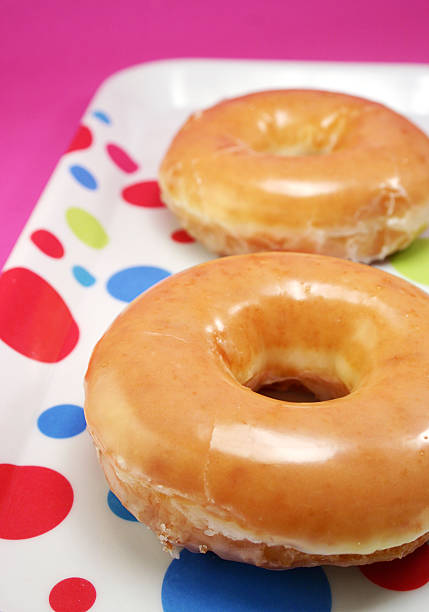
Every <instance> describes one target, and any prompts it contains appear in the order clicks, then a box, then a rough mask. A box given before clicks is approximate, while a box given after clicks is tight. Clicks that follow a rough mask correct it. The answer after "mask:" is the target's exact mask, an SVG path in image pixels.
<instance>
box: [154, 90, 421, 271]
mask: <svg viewBox="0 0 429 612" xmlns="http://www.w3.org/2000/svg"><path fill="white" fill-rule="evenodd" d="M159 180H160V185H161V188H162V195H163V199H164V201H165V202H166V204H167V205H168V206H169V207H170V208H171V209H172V210H173V211H174V212H175V213H176V214H177V216H178V217H179V218H180V220H181V222H182V224H183V226H184V227H185V228H186V229H187V230H188V231H189V232H190V233H191V234H192V235H193V236H195V237H196V238H197V239H198V240H200V241H201V242H202V243H203V244H204V245H205V246H206V247H207V248H208V249H209V250H211V251H214V252H216V253H219V254H222V255H225V254H238V253H247V252H255V251H261V250H287V251H302V252H313V253H321V254H325V255H334V256H337V257H344V258H348V259H352V260H357V261H364V262H370V261H372V260H376V259H383V258H384V257H386V256H387V255H389V254H390V253H392V252H394V251H396V250H398V249H402V248H405V247H406V246H407V245H408V244H409V243H410V242H411V241H412V240H413V238H415V236H416V235H417V234H419V233H420V232H421V231H422V230H423V228H424V227H425V226H426V225H427V224H428V222H429V139H428V138H427V137H426V136H425V135H424V134H423V133H422V132H421V131H420V130H419V129H418V128H417V127H416V126H414V125H413V124H411V123H410V122H409V121H408V120H407V119H405V118H404V117H402V116H401V115H398V114H397V113H395V112H393V111H391V110H389V109H387V108H386V107H385V106H382V105H380V104H377V103H374V102H370V101H368V100H364V99H362V98H356V97H353V96H347V95H344V94H336V93H331V92H321V91H310V90H285V91H269V92H261V93H256V94H251V95H248V96H244V97H241V98H236V99H232V100H226V101H224V102H221V103H220V104H217V105H216V106H214V107H212V108H209V109H207V110H205V111H203V112H197V113H195V114H194V115H192V116H191V117H190V118H189V120H188V121H187V122H186V124H185V125H184V126H183V127H182V129H181V130H180V131H179V132H178V134H177V135H176V137H175V138H174V140H173V142H172V144H171V146H170V148H169V150H168V152H167V154H166V156H165V158H164V160H163V162H162V164H161V168H160V173H159Z"/></svg>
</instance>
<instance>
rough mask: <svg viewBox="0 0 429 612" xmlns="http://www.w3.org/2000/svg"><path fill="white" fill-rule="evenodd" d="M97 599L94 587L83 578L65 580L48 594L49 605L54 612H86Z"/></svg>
mask: <svg viewBox="0 0 429 612" xmlns="http://www.w3.org/2000/svg"><path fill="white" fill-rule="evenodd" d="M96 597H97V592H96V590H95V588H94V585H93V584H91V582H89V580H85V578H66V579H65V580H61V582H58V583H57V584H56V585H55V586H54V587H53V589H52V590H51V592H50V593H49V603H50V606H51V608H52V610H55V612H86V610H89V609H90V608H92V606H93V605H94V602H95V598H96Z"/></svg>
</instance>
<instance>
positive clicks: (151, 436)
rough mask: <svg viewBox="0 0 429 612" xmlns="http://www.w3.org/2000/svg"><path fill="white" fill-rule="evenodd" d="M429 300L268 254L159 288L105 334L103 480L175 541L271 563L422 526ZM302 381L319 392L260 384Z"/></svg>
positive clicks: (93, 422)
mask: <svg viewBox="0 0 429 612" xmlns="http://www.w3.org/2000/svg"><path fill="white" fill-rule="evenodd" d="M428 338H429V298H428V297H427V295H426V294H424V293H423V292H422V291H420V290H419V289H417V288H416V287H414V286H412V285H410V284H408V283H407V282H405V281H403V280H401V279H399V278H397V277H395V276H391V275H390V274H387V273H385V272H382V271H380V270H376V269H371V268H369V267H367V266H363V265H361V264H356V263H352V262H347V261H345V260H341V259H336V258H331V257H320V256H316V255H305V254H292V253H263V254H254V255H243V256H236V257H227V258H224V259H218V260H215V261H212V262H210V263H205V264H202V265H199V266H197V267H194V268H191V269H188V270H186V271H185V272H182V273H179V274H177V275H174V276H172V277H170V278H169V279H167V280H165V281H163V282H161V283H160V284H158V285H156V286H155V287H153V288H152V289H150V290H149V291H147V292H146V293H144V294H143V295H142V296H141V297H140V298H138V299H137V300H136V301H134V303H132V304H131V305H130V306H129V307H128V308H127V309H126V310H125V312H124V313H123V314H121V315H120V316H119V317H118V318H117V319H116V321H115V322H114V323H113V325H112V326H111V327H110V329H109V330H108V331H107V333H106V334H105V336H104V337H103V338H102V339H101V341H100V342H99V344H98V345H97V346H96V348H95V350H94V353H93V355H92V358H91V361H90V364H89V369H88V372H87V376H86V403H85V412H86V419H87V422H88V428H89V431H90V432H91V434H92V436H93V438H94V441H95V445H96V447H97V449H98V454H99V459H100V461H101V464H102V466H103V468H104V471H105V474H106V476H107V480H108V481H109V484H110V487H111V488H112V490H113V491H114V493H115V494H116V495H117V496H118V497H119V498H120V499H121V500H122V502H123V504H124V505H125V506H126V507H127V508H128V509H129V510H130V511H131V512H132V513H133V514H134V515H135V516H136V517H137V518H138V519H139V520H140V521H142V522H143V523H145V524H146V525H147V526H149V527H150V528H151V529H153V530H154V531H155V532H156V533H157V534H158V536H159V538H160V539H161V541H162V542H164V544H165V545H166V546H167V548H172V547H175V546H185V547H186V548H189V549H191V550H196V551H198V550H200V551H202V552H205V551H207V550H212V551H214V552H215V553H217V554H218V555H220V556H221V557H224V558H227V559H234V560H237V561H244V562H248V563H253V564H256V565H260V566H264V567H268V568H282V567H292V566H296V565H301V566H305V565H316V564H320V563H324V564H337V565H352V564H362V563H369V562H373V561H380V560H388V559H392V558H394V557H399V556H403V555H404V554H406V553H408V552H411V551H412V550H414V549H415V548H416V547H417V546H418V545H419V544H421V543H423V542H424V541H426V540H427V539H428V538H429V408H428V407H429V342H428ZM279 381H281V382H282V383H283V384H291V383H293V382H296V381H299V382H300V383H302V384H304V385H305V387H307V388H308V389H310V390H312V391H313V392H314V393H315V394H316V396H318V397H319V398H321V399H322V400H324V401H320V402H317V403H293V402H284V401H279V400H276V399H272V398H271V397H265V396H263V395H261V394H259V393H256V392H255V391H256V390H258V389H260V388H261V387H264V386H265V385H270V384H273V383H276V382H279Z"/></svg>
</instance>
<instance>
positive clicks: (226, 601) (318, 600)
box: [162, 550, 331, 612]
mask: <svg viewBox="0 0 429 612" xmlns="http://www.w3.org/2000/svg"><path fill="white" fill-rule="evenodd" d="M162 605H163V609H164V612H188V611H189V610H198V611H201V612H203V611H204V612H220V611H222V612H286V611H287V612H329V611H330V610H331V589H330V586H329V582H328V579H327V577H326V574H325V572H324V571H323V570H322V568H320V567H312V568H299V569H291V570H286V571H283V572H274V571H270V570H265V569H261V568H257V567H253V566H252V565H245V564H244V563H234V562H232V561H224V560H223V559H220V558H219V557H217V556H216V555H214V554H212V553H207V554H206V555H200V554H193V553H190V552H188V551H187V550H183V551H182V553H181V555H180V559H176V560H174V561H173V562H172V563H171V564H170V566H169V568H168V570H167V572H166V574H165V576H164V582H163V585H162Z"/></svg>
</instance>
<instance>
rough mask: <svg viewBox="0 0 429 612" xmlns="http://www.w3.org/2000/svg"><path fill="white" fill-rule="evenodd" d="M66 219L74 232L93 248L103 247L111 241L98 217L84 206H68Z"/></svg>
mask: <svg viewBox="0 0 429 612" xmlns="http://www.w3.org/2000/svg"><path fill="white" fill-rule="evenodd" d="M66 220H67V223H68V225H69V227H70V229H71V231H72V232H73V234H74V235H75V236H76V237H77V238H79V240H81V241H82V242H83V243H85V244H86V245H88V246H90V247H92V248H93V249H102V248H104V247H105V246H106V244H107V243H108V242H109V238H108V236H107V234H106V232H105V231H104V228H103V226H102V225H101V223H100V222H99V221H98V219H96V218H95V217H94V216H93V215H91V214H90V213H89V212H87V211H86V210H83V208H76V207H71V208H68V209H67V211H66Z"/></svg>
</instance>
